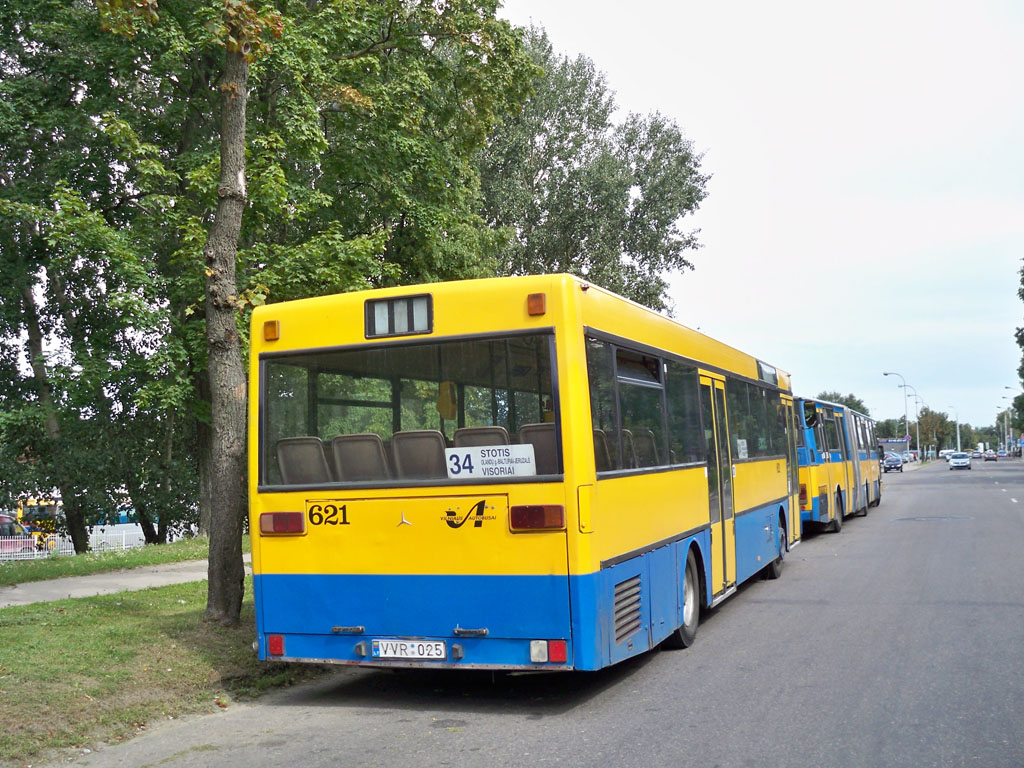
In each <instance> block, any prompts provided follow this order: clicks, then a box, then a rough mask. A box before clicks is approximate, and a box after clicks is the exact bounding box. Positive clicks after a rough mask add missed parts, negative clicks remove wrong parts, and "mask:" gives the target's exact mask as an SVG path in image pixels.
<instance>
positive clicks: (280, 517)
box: [260, 512, 306, 534]
mask: <svg viewBox="0 0 1024 768" xmlns="http://www.w3.org/2000/svg"><path fill="white" fill-rule="evenodd" d="M305 531H306V516H305V515H303V514H302V513H301V512H263V513H261V514H260V533H261V534H263V533H305Z"/></svg>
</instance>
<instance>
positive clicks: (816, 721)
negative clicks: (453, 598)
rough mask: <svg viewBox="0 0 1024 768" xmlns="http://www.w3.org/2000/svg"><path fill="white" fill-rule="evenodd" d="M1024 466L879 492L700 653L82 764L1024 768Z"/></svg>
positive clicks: (225, 724)
mask: <svg viewBox="0 0 1024 768" xmlns="http://www.w3.org/2000/svg"><path fill="white" fill-rule="evenodd" d="M1022 512H1024V462H1021V461H1001V462H998V463H996V464H992V463H987V464H986V463H982V462H976V463H975V465H974V469H973V470H971V471H955V472H951V471H947V470H946V467H945V464H944V463H936V464H932V465H928V466H924V467H922V468H920V469H917V470H916V471H914V472H905V473H903V474H894V473H890V474H888V475H885V476H884V490H883V498H882V505H881V506H880V507H879V508H877V509H874V510H872V511H871V513H870V515H869V516H868V517H866V518H851V519H848V520H847V523H846V525H844V526H843V530H842V532H841V533H839V534H829V533H822V534H819V535H811V536H808V537H807V539H806V540H805V541H804V542H803V543H802V544H800V545H799V546H798V547H797V548H796V549H795V550H794V551H793V552H792V553H791V555H790V557H789V558H788V559H787V562H786V566H785V572H784V573H783V576H782V578H781V579H780V580H779V581H775V582H768V581H756V582H753V583H751V584H749V585H748V586H746V587H744V588H742V589H741V590H740V591H739V593H738V594H737V595H736V596H734V597H733V598H732V599H730V600H728V601H726V603H725V604H723V605H722V606H721V607H720V608H718V609H717V610H716V611H714V612H713V613H711V614H710V615H705V616H704V619H703V622H702V624H701V627H700V631H699V634H698V638H697V643H696V644H695V645H694V646H693V647H692V648H690V649H688V650H684V651H662V652H654V653H650V654H647V655H645V656H643V657H642V658H640V659H635V660H632V661H629V662H627V663H625V664H622V665H619V666H617V667H614V668H612V669H610V670H605V671H603V672H600V673H592V674H588V673H577V674H568V675H556V676H551V675H549V676H543V675H542V676H537V675H527V676H513V677H496V678H495V677H492V676H491V675H489V674H486V673H479V674H464V673H460V674H454V675H453V674H450V673H441V672H436V673H431V672H420V673H415V674H410V673H407V672H400V673H394V672H388V671H366V670H347V669H342V670H339V671H338V673H337V674H335V675H332V676H330V677H329V678H327V679H325V680H322V681H318V682H317V683H315V684H312V685H308V686H303V687H299V688H295V689H292V690H288V691H283V692H279V693H277V694H274V695H272V696H268V697H266V698H265V699H261V700H259V701H257V702H254V703H251V704H244V705H232V706H231V707H230V708H229V709H227V710H225V711H223V712H221V713H218V714H215V715H210V716H205V717H201V718H196V719H191V720H187V721H183V722H174V723H168V724H165V725H158V726H156V727H154V728H152V729H151V730H150V731H149V732H147V733H146V734H144V735H143V736H141V737H139V738H137V739H135V740H133V741H131V742H128V743H125V744H120V745H117V746H111V747H107V748H104V749H101V750H99V751H94V752H92V753H90V754H85V755H80V756H79V757H77V758H76V759H75V760H74V761H73V763H72V764H73V765H79V766H95V767H96V768H105V767H107V766H118V767H120V766H126V765H131V766H157V765H159V766H162V767H168V768H187V767H188V768H190V767H192V766H195V767H197V768H198V767H199V766H203V767H204V768H205V766H208V765H218V766H224V767H228V766H247V767H248V766H256V767H260V768H262V767H264V766H267V767H275V768H276V767H277V766H280V767H281V768H286V767H287V768H292V766H296V765H301V766H303V768H321V766H324V767H325V766H332V767H336V766H344V767H346V768H347V767H349V766H351V767H353V768H364V767H367V768H368V767H371V766H380V767H381V768H384V767H386V768H403V767H406V766H408V768H427V767H428V766H457V767H461V766H466V767H469V766H480V765H489V766H530V767H533V766H645V767H646V766H651V767H652V768H653V767H654V766H657V768H663V767H664V766H670V765H686V766H688V765H700V766H722V767H723V768H724V767H727V766H748V765H751V766H752V765H756V766H787V768H792V767H799V766H808V767H811V766H813V767H814V768H821V767H822V766H869V767H871V768H876V767H877V766H912V767H913V768H924V767H926V766H941V767H942V768H947V767H950V768H952V767H956V766H985V768H994V767H996V766H1015V767H1019V766H1024V742H1022V739H1021V732H1020V727H1021V724H1022V723H1024V597H1022V595H1021V590H1022V587H1024V558H1022V557H1021V555H1020V550H1021V545H1022V544H1024V513H1022ZM64 764H66V763H64Z"/></svg>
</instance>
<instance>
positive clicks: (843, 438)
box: [796, 398, 882, 533]
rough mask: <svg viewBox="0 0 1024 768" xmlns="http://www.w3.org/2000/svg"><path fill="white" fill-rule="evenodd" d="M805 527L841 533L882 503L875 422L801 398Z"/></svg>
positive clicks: (802, 514) (799, 418)
mask: <svg viewBox="0 0 1024 768" xmlns="http://www.w3.org/2000/svg"><path fill="white" fill-rule="evenodd" d="M796 402H797V408H796V416H797V421H798V430H797V455H798V463H799V467H800V469H799V487H800V519H801V523H803V524H807V523H811V524H817V525H822V526H826V527H827V528H828V530H830V531H832V532H834V533H838V532H839V531H841V530H842V528H843V519H844V518H845V517H846V516H847V515H849V514H854V513H857V514H860V515H867V513H868V509H869V508H870V507H875V506H878V505H879V504H880V503H881V500H882V481H881V471H880V469H879V463H878V460H879V457H878V448H877V446H878V443H877V440H876V438H875V423H874V421H873V420H872V419H871V418H870V417H869V416H867V415H865V414H863V413H860V412H859V411H855V410H853V409H852V408H850V407H848V406H846V405H841V404H839V403H829V402H826V401H823V400H815V399H811V398H797V401H796Z"/></svg>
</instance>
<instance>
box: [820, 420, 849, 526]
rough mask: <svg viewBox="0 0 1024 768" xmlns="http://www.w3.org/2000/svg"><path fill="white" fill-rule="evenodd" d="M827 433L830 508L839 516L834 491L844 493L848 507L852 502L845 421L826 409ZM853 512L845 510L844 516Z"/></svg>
mask: <svg viewBox="0 0 1024 768" xmlns="http://www.w3.org/2000/svg"><path fill="white" fill-rule="evenodd" d="M825 431H826V432H827V433H828V447H829V451H830V453H831V456H830V458H829V472H828V475H829V486H828V487H829V500H830V506H831V507H836V509H833V510H832V513H833V515H838V514H839V510H838V501H839V500H838V499H836V498H835V495H834V491H835V489H836V488H837V487H838V488H839V489H840V490H841V491H842V493H843V501H844V502H845V503H846V505H847V506H848V505H849V503H850V501H849V499H850V497H849V489H850V480H849V477H848V476H847V472H848V470H847V464H846V462H847V461H848V459H849V454H848V452H847V450H846V440H845V438H844V437H843V433H844V431H845V430H844V429H843V420H842V417H841V416H840V414H838V413H836V412H835V411H833V410H832V409H831V408H826V409H825ZM850 511H851V510H849V509H844V510H843V514H847V513H849V512H850Z"/></svg>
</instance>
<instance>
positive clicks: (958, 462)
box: [949, 453, 971, 469]
mask: <svg viewBox="0 0 1024 768" xmlns="http://www.w3.org/2000/svg"><path fill="white" fill-rule="evenodd" d="M949 468H950V469H970V468H971V455H970V454H969V453H954V454H953V455H952V456H950V457H949Z"/></svg>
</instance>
